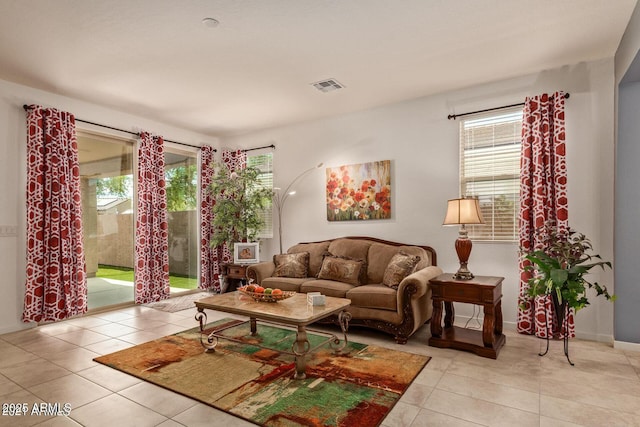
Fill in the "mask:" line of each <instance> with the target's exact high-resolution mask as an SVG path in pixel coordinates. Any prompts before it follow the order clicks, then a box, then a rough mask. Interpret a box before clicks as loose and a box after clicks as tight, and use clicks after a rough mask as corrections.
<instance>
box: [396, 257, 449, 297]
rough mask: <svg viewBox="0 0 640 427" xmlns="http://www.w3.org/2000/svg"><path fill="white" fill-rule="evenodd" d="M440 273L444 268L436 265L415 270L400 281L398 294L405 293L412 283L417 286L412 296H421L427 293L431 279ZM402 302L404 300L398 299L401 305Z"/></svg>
mask: <svg viewBox="0 0 640 427" xmlns="http://www.w3.org/2000/svg"><path fill="white" fill-rule="evenodd" d="M440 274H442V269H441V268H440V267H437V266H434V265H431V266H429V267H425V268H423V269H421V270H418V271H415V272H413V273H411V274H410V275H408V276H407V277H405V278H404V279H403V280H402V282H400V285H398V295H405V292H404V289H405V288H406V287H407V286H409V285H410V284H412V285H414V286H415V287H416V292H415V293H414V294H413V295H411V298H420V297H422V296H423V295H424V294H426V293H427V289H428V288H429V280H431V279H433V278H434V277H437V276H439V275H440ZM401 303H402V301H400V300H398V305H399V306H400V305H401Z"/></svg>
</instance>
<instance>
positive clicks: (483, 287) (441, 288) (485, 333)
mask: <svg viewBox="0 0 640 427" xmlns="http://www.w3.org/2000/svg"><path fill="white" fill-rule="evenodd" d="M503 280H504V277H493V276H476V277H475V278H473V279H471V280H455V279H454V278H453V274H451V273H445V274H441V275H440V276H438V277H436V278H434V279H431V280H430V285H431V292H432V294H431V298H432V300H433V314H432V316H431V338H429V345H430V346H433V347H440V348H455V349H458V350H466V351H471V352H473V353H476V354H477V355H479V356H483V357H489V358H492V359H497V358H498V352H499V350H500V348H501V347H502V346H503V345H504V343H505V342H506V338H505V336H504V334H503V333H502V281H503ZM454 302H461V303H467V304H476V305H481V306H482V307H483V308H484V323H483V325H482V331H479V330H474V329H466V328H461V327H458V326H454V325H453V321H454V316H455V313H454V310H453V303H454ZM443 303H444V308H445V315H444V328H443V327H442V305H443Z"/></svg>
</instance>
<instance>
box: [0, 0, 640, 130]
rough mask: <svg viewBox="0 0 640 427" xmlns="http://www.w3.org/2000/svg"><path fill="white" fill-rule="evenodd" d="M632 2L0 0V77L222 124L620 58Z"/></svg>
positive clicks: (304, 114) (179, 122)
mask: <svg viewBox="0 0 640 427" xmlns="http://www.w3.org/2000/svg"><path fill="white" fill-rule="evenodd" d="M635 5H636V0H402V1H398V0H242V1H240V0H109V1H99V0H55V1H54V0H0V79H4V80H9V81H13V82H16V83H20V84H23V85H27V86H32V87H35V88H40V89H44V90H47V91H51V92H54V93H59V94H62V95H66V96H69V97H73V98H77V99H82V100H86V101H90V102H93V103H96V104H101V105H105V106H108V107H112V108H114V109H117V110H119V111H124V112H128V113H132V114H136V115H139V116H144V117H147V118H150V119H154V120H157V121H160V122H164V123H168V124H172V125H176V126H180V127H183V128H187V129H191V130H194V131H197V132H201V133H205V134H209V135H216V136H223V135H228V134H237V133H243V132H248V131H252V130H256V129H260V128H266V127H272V126H279V125H284V124H289V123H295V122H300V121H305V120H310V119H315V118H319V117H326V116H330V115H334V114H342V113H346V112H351V111H357V110H362V109H366V108H370V107H374V106H378V105H384V104H388V103H393V102H398V101H401V100H406V99H411V98H417V97H421V96H426V95H429V94H433V93H438V92H443V91H449V90H454V89H458V88H462V87H467V86H472V85H476V84H481V83H486V82H491V81H495V80H501V79H506V78H510V77H516V76H520V75H525V74H529V73H534V72H538V71H541V70H546V69H551V68H556V67H560V66H563V65H567V64H575V63H578V62H581V61H589V60H596V59H601V58H606V57H612V56H613V55H614V54H615V51H616V49H617V46H618V44H619V42H620V39H621V37H622V34H623V33H624V30H625V28H626V25H627V23H628V22H629V18H630V17H631V14H632V12H633V8H634V7H635ZM205 17H213V18H215V19H217V20H219V21H220V25H218V26H217V27H215V28H210V27H207V26H205V25H203V24H202V23H201V21H202V19H203V18H205ZM326 78H335V79H337V80H338V81H339V82H341V83H342V84H344V85H345V86H346V88H345V89H342V90H339V91H334V92H329V93H321V92H319V91H317V90H316V89H314V88H313V87H312V86H311V85H310V83H313V82H316V81H318V80H323V79H326ZM79 118H82V117H80V116H79Z"/></svg>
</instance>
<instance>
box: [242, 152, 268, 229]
mask: <svg viewBox="0 0 640 427" xmlns="http://www.w3.org/2000/svg"><path fill="white" fill-rule="evenodd" d="M247 167H255V168H258V169H259V170H260V175H259V177H258V179H259V181H260V185H261V186H262V187H264V188H268V189H270V190H273V153H262V154H254V155H247ZM262 219H263V220H264V228H263V229H262V231H261V232H260V234H259V235H258V237H259V238H261V239H267V238H272V237H273V205H272V203H271V201H270V202H269V204H268V205H267V207H266V208H265V209H264V211H263V212H262Z"/></svg>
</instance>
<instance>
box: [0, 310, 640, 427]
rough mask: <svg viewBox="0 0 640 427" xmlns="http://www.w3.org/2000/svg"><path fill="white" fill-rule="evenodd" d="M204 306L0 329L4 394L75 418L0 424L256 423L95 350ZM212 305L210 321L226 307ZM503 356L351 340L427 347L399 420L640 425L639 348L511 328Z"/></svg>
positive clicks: (150, 333) (128, 342)
mask: <svg viewBox="0 0 640 427" xmlns="http://www.w3.org/2000/svg"><path fill="white" fill-rule="evenodd" d="M194 314H195V309H188V310H183V311H180V312H177V313H167V312H162V311H158V310H154V309H151V308H147V307H141V306H136V307H127V308H121V309H118V310H114V311H109V312H103V313H97V314H93V315H88V316H85V317H82V318H77V319H71V320H68V321H64V322H60V323H55V324H49V325H43V326H40V327H38V328H34V329H30V330H26V331H21V332H14V333H10V334H5V335H0V403H2V404H8V403H27V404H28V406H29V408H32V406H33V403H34V402H48V403H55V402H58V403H61V404H63V403H69V404H70V405H71V411H70V415H69V416H68V417H64V416H61V417H46V416H21V417H17V416H14V417H9V416H6V415H0V425H1V426H12V427H13V426H31V425H39V426H77V425H84V426H109V427H112V426H117V427H125V426H136V427H142V426H164V427H169V426H225V427H236V426H250V425H253V424H249V423H247V422H245V421H243V420H240V419H238V418H235V417H233V416H231V415H228V414H226V413H224V412H220V411H217V410H215V409H213V408H211V407H209V406H206V405H203V404H201V403H198V402H196V401H194V400H191V399H188V398H186V397H183V396H181V395H178V394H175V393H172V392H170V391H167V390H165V389H162V388H159V387H156V386H154V385H151V384H149V383H146V382H143V381H140V380H138V379H136V378H134V377H131V376H128V375H126V374H123V373H120V372H118V371H115V370H113V369H110V368H107V367H105V366H102V365H100V364H97V363H95V362H93V361H92V359H93V358H94V357H96V356H97V355H101V354H107V353H111V352H113V351H116V350H120V349H123V348H126V347H129V346H132V345H135V344H139V343H142V342H145V341H148V340H152V339H155V338H158V337H161V336H164V335H168V334H172V333H175V332H178V331H181V330H184V329H187V328H190V327H193V326H195V324H196V322H195V320H194ZM227 316H229V315H227V314H223V313H209V320H214V319H216V318H219V317H227ZM506 335H507V343H506V346H505V347H504V348H503V349H502V351H501V352H500V355H499V357H498V360H491V359H486V358H481V357H478V356H475V355H473V354H470V353H465V352H460V351H456V350H447V349H437V348H432V347H429V346H428V345H427V339H428V336H429V328H428V326H425V327H423V328H422V330H420V331H418V333H417V335H414V336H413V337H412V339H411V340H410V341H409V343H408V344H407V345H404V346H400V345H396V344H394V342H393V340H392V339H391V338H390V337H387V336H386V335H383V334H380V333H376V332H373V331H366V330H363V329H353V330H352V331H350V336H351V337H352V339H353V340H354V341H359V342H366V343H375V344H377V345H382V346H388V347H390V348H394V349H398V350H404V351H409V352H415V353H420V354H426V355H429V356H431V357H432V359H431V361H430V362H429V364H428V365H427V366H426V368H425V369H424V370H423V371H422V373H421V374H420V375H419V377H418V378H417V379H416V380H415V381H414V383H413V384H412V385H411V387H410V389H409V390H408V391H407V393H405V395H404V396H403V397H402V399H401V400H400V402H398V404H397V405H396V406H395V407H394V409H393V411H392V412H391V413H390V414H389V415H388V416H387V418H386V419H385V420H384V423H383V426H384V427H396V426H411V427H423V426H576V425H589V426H640V353H638V352H623V351H618V350H614V349H613V348H612V347H611V346H609V345H606V344H603V343H596V342H589V341H581V340H572V341H571V342H570V355H571V358H572V359H573V361H574V362H575V366H574V367H571V366H569V364H568V363H567V361H566V359H565V358H564V354H563V352H562V343H561V342H552V344H553V345H552V348H551V351H550V353H549V354H548V355H547V356H545V357H539V356H538V355H537V353H538V352H539V351H540V349H541V348H543V344H544V342H543V341H540V340H538V339H536V338H533V337H531V336H522V335H518V334H516V333H514V332H512V331H507V332H506Z"/></svg>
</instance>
